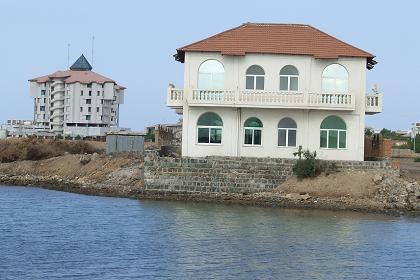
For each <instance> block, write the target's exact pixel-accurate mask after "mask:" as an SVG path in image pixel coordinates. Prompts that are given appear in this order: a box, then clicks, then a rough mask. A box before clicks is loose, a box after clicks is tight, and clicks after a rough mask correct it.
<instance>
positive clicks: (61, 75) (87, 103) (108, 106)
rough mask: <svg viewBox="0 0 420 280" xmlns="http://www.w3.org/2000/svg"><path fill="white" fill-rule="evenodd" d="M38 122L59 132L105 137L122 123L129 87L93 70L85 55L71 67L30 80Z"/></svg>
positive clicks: (57, 133)
mask: <svg viewBox="0 0 420 280" xmlns="http://www.w3.org/2000/svg"><path fill="white" fill-rule="evenodd" d="M29 83H30V95H31V97H33V98H34V122H35V124H37V125H42V126H46V127H48V128H49V129H50V131H52V132H54V134H56V135H64V136H72V137H76V136H82V137H92V136H93V137H94V136H103V135H104V134H105V133H106V132H108V131H111V130H115V129H116V128H118V125H119V106H120V104H123V103H124V90H125V88H124V87H123V86H121V85H118V84H117V83H116V82H115V81H114V80H112V79H110V78H107V77H104V76H102V75H100V74H98V73H95V72H94V71H92V66H91V65H90V64H89V62H88V61H87V59H86V58H85V56H84V55H81V56H80V57H79V58H78V59H77V60H76V61H75V62H74V64H73V65H72V66H71V67H70V69H69V70H65V71H57V72H54V73H52V74H50V75H46V76H42V77H38V78H33V79H30V80H29Z"/></svg>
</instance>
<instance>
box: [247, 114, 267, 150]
mask: <svg viewBox="0 0 420 280" xmlns="http://www.w3.org/2000/svg"><path fill="white" fill-rule="evenodd" d="M252 118H255V119H257V120H258V121H259V122H260V123H261V126H260V127H257V126H245V124H246V122H247V121H248V120H249V119H252ZM263 128H264V124H263V122H262V121H261V120H260V118H258V117H249V118H247V119H246V120H245V122H244V124H243V130H242V132H243V137H242V139H243V142H242V144H243V145H244V146H245V147H262V146H263ZM247 130H251V131H252V139H251V142H252V143H251V144H246V143H245V140H246V138H245V137H246V131H247ZM256 130H258V131H260V135H261V139H260V140H261V143H260V144H255V131H256Z"/></svg>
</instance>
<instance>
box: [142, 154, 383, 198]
mask: <svg viewBox="0 0 420 280" xmlns="http://www.w3.org/2000/svg"><path fill="white" fill-rule="evenodd" d="M294 163H295V160H293V159H279V158H235V157H206V158H168V157H158V156H157V155H156V154H153V153H146V155H145V159H144V183H145V189H146V190H155V191H172V192H227V193H255V192H263V191H269V190H271V189H273V188H276V187H278V186H279V185H280V184H281V183H283V182H284V181H285V180H286V179H287V178H288V177H289V176H291V175H292V174H293V172H292V168H293V164H294ZM336 164H337V167H338V168H339V169H340V170H362V169H375V168H388V167H389V163H387V162H380V161H376V162H351V161H336Z"/></svg>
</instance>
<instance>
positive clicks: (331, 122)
mask: <svg viewBox="0 0 420 280" xmlns="http://www.w3.org/2000/svg"><path fill="white" fill-rule="evenodd" d="M321 129H346V123H345V122H344V121H343V120H342V119H341V118H339V117H336V116H329V117H326V118H325V119H324V120H323V121H322V123H321Z"/></svg>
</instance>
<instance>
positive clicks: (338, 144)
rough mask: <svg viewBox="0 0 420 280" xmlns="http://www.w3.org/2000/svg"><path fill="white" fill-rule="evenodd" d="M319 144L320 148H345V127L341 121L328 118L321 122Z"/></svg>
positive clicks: (336, 118) (337, 118)
mask: <svg viewBox="0 0 420 280" xmlns="http://www.w3.org/2000/svg"><path fill="white" fill-rule="evenodd" d="M320 143H321V144H320V146H321V148H329V149H345V148H346V145H347V127H346V123H345V122H344V121H343V119H341V118H339V117H336V116H329V117H326V118H325V119H324V120H323V121H322V123H321V140H320Z"/></svg>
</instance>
